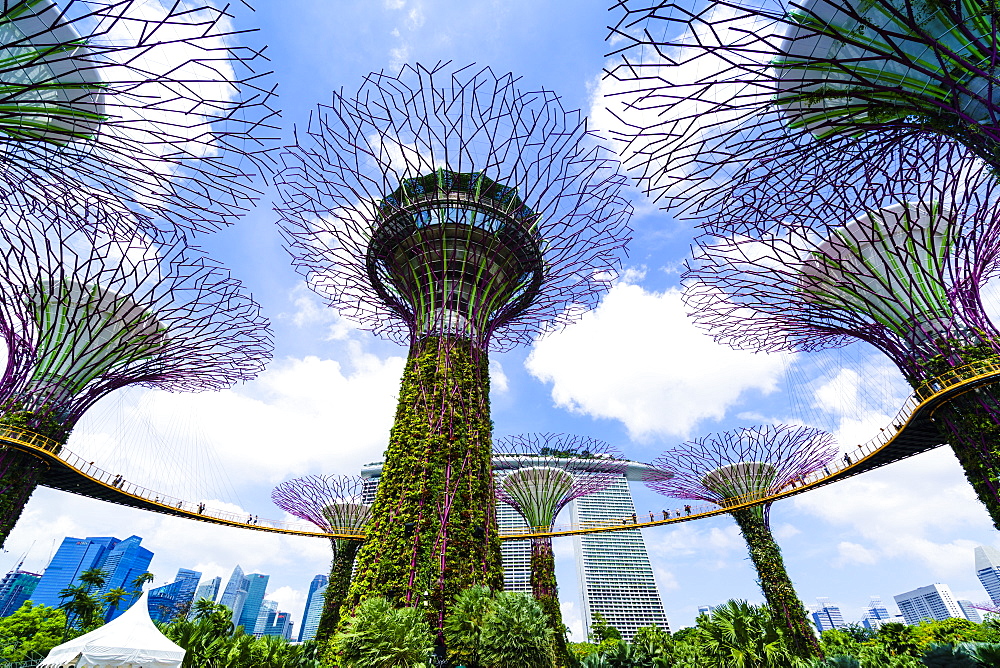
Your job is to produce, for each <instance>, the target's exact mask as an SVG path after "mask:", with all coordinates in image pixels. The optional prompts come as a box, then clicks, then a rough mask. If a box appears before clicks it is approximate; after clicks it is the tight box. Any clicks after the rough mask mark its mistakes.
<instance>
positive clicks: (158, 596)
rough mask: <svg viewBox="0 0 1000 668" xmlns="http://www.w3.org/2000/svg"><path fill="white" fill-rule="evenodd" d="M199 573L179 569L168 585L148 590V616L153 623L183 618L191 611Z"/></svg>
mask: <svg viewBox="0 0 1000 668" xmlns="http://www.w3.org/2000/svg"><path fill="white" fill-rule="evenodd" d="M200 579H201V573H199V572H198V571H192V570H190V569H188V568H179V569H178V570H177V577H176V578H174V581H173V582H171V583H170V584H166V585H163V586H162V587H157V588H155V589H150V590H149V616H150V618H151V619H152V620H153V621H154V622H169V621H171V620H172V619H174V618H175V617H181V618H184V617H186V616H187V614H188V612H189V611H190V610H191V604H192V603H193V602H194V596H195V590H196V589H197V588H198V581H199V580H200Z"/></svg>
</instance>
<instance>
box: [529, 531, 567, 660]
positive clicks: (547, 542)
mask: <svg viewBox="0 0 1000 668" xmlns="http://www.w3.org/2000/svg"><path fill="white" fill-rule="evenodd" d="M531 593H532V595H533V596H534V597H535V600H536V601H538V604H539V605H540V606H541V607H542V610H544V611H545V614H546V616H547V617H548V618H549V627H550V628H551V629H552V633H553V636H552V638H553V643H554V645H555V651H556V660H557V661H558V662H559V664H560V665H569V660H570V659H569V648H568V647H567V646H566V625H565V624H563V620H562V609H561V608H560V607H559V591H558V588H557V587H556V558H555V555H554V554H553V552H552V539H551V538H532V539H531Z"/></svg>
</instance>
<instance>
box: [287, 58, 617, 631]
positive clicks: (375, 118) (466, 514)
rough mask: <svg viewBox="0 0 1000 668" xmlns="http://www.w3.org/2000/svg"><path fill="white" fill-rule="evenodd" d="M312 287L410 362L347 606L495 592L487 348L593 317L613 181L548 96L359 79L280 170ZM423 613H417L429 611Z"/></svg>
mask: <svg viewBox="0 0 1000 668" xmlns="http://www.w3.org/2000/svg"><path fill="white" fill-rule="evenodd" d="M282 158H283V162H284V169H283V170H282V171H281V173H280V174H279V176H278V183H279V188H280V190H281V195H282V203H281V204H280V205H279V206H278V211H279V213H280V214H281V217H282V220H283V227H284V229H285V234H286V237H287V239H288V242H289V245H290V247H291V252H292V254H293V256H294V262H295V264H296V266H297V267H298V268H299V270H300V271H301V272H302V273H304V274H305V275H306V277H307V279H308V282H309V283H310V285H311V286H312V287H313V289H314V290H316V291H317V292H318V293H319V294H321V295H322V296H324V297H326V298H327V299H328V300H329V303H330V304H331V305H332V306H334V307H335V308H337V309H339V310H340V311H341V312H342V313H344V314H345V315H347V316H348V317H350V318H352V319H354V320H355V321H356V322H358V323H359V324H360V325H361V326H362V327H365V328H367V329H370V330H372V331H374V332H375V333H377V334H380V335H384V336H387V337H389V338H391V339H393V340H396V341H400V342H402V343H405V344H407V345H409V347H410V356H409V360H408V362H407V366H406V369H405V371H404V375H403V381H402V387H401V389H400V393H399V404H398V409H397V412H396V419H395V424H394V426H393V429H392V433H391V435H390V440H389V447H388V449H387V451H386V456H385V467H384V469H383V473H382V478H381V481H380V483H379V487H378V492H377V495H376V498H375V503H374V507H373V510H372V521H371V524H370V527H369V530H368V532H367V537H368V540H367V542H366V543H365V545H364V546H363V547H362V548H361V551H360V553H359V556H358V569H357V576H356V577H355V579H354V582H353V583H352V587H351V596H350V601H351V605H354V604H356V603H357V602H358V601H359V600H360V599H361V598H362V597H367V596H386V597H388V598H389V599H391V600H394V601H397V602H402V603H404V604H406V605H416V604H417V603H419V602H425V603H427V605H428V610H429V612H430V614H431V615H432V616H435V617H436V619H435V621H436V623H440V622H441V620H442V619H443V616H444V611H445V607H446V606H447V605H448V603H449V602H450V601H451V600H452V598H453V597H454V595H455V594H456V593H457V592H458V591H460V590H462V589H465V588H467V587H469V586H471V585H475V584H482V585H486V586H489V587H491V588H493V589H497V588H499V587H500V583H501V575H502V573H501V565H500V549H499V539H498V535H497V526H496V514H495V503H494V500H493V498H494V494H493V482H492V473H491V464H490V452H491V422H490V410H489V376H488V372H487V368H488V361H487V352H486V351H487V350H488V349H490V348H494V349H505V348H510V347H512V346H513V345H515V344H518V343H523V342H526V341H529V340H530V338H531V336H532V334H534V333H535V332H537V331H539V330H541V329H543V328H545V329H551V328H554V327H557V326H559V325H561V324H563V323H566V322H569V321H571V320H572V319H574V318H575V317H577V316H578V315H579V314H580V313H581V312H582V311H584V310H586V309H587V308H589V307H591V306H593V305H594V304H595V303H596V301H597V299H598V297H599V295H600V294H601V293H602V292H603V291H604V290H605V289H607V287H608V285H609V280H610V279H611V277H612V276H613V273H614V269H615V268H616V266H617V262H618V258H619V256H620V254H621V252H622V248H623V245H624V243H625V241H626V237H627V236H628V234H629V229H628V227H627V222H628V219H629V216H630V214H631V209H630V207H629V205H628V204H627V202H626V201H625V199H624V198H623V197H622V196H621V195H620V191H621V189H622V188H623V186H624V185H625V179H624V177H623V176H622V175H620V174H619V173H618V163H617V162H616V161H615V160H614V159H613V158H612V157H610V154H609V153H608V152H606V151H605V149H603V148H602V147H601V146H600V144H599V143H598V142H596V141H595V139H594V137H593V136H592V135H591V134H590V133H589V132H588V130H587V124H586V120H585V119H584V118H582V117H581V116H580V114H579V112H576V111H566V110H565V109H563V107H562V104H561V102H560V100H559V98H558V97H557V96H556V95H555V94H553V93H552V92H550V91H546V90H541V91H532V92H523V91H521V90H518V88H517V80H516V79H515V78H514V77H513V75H510V74H504V75H500V76H498V75H495V74H494V73H493V72H492V71H491V70H489V69H475V68H473V67H472V66H469V67H465V68H461V69H451V68H450V67H449V66H448V65H447V64H439V65H436V66H434V67H431V68H427V67H424V66H421V65H415V66H407V67H404V68H403V70H402V71H401V72H400V73H399V75H398V76H391V75H388V74H384V73H373V74H370V75H369V76H368V77H366V79H365V81H364V83H363V84H362V86H361V88H360V89H359V90H358V91H357V92H356V93H354V94H352V95H345V94H342V93H335V94H334V96H333V100H332V102H331V103H330V104H329V105H323V106H320V107H319V109H318V110H317V112H316V113H315V114H314V115H313V116H312V118H311V120H310V123H309V126H308V128H307V130H306V131H305V132H304V133H301V134H299V136H298V142H297V143H296V145H294V146H291V147H289V148H288V149H287V150H286V151H285V152H284V153H283V155H282ZM428 599H429V600H428Z"/></svg>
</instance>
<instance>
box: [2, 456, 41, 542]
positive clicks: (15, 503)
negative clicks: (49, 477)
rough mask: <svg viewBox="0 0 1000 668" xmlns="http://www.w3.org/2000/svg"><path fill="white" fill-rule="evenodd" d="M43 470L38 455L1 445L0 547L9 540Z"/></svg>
mask: <svg viewBox="0 0 1000 668" xmlns="http://www.w3.org/2000/svg"><path fill="white" fill-rule="evenodd" d="M44 469H45V464H44V463H42V461H41V460H40V459H39V458H38V457H34V456H32V455H30V454H28V453H26V452H21V451H19V450H14V449H13V448H9V447H0V547H3V546H4V544H5V543H6V542H7V536H9V535H10V532H11V530H13V528H14V525H15V524H17V520H18V519H19V518H20V517H21V513H22V512H23V511H24V506H25V505H27V503H28V499H29V498H30V497H31V495H32V493H34V491H35V488H36V487H38V480H39V478H40V477H41V475H42V472H43V471H44Z"/></svg>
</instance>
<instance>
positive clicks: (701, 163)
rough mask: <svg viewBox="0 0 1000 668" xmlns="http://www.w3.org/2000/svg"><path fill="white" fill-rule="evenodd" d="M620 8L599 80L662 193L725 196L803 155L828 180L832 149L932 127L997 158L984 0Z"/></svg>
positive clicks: (859, 150)
mask: <svg viewBox="0 0 1000 668" xmlns="http://www.w3.org/2000/svg"><path fill="white" fill-rule="evenodd" d="M616 8H618V9H621V10H624V14H622V15H620V20H619V22H618V25H617V27H616V28H615V29H614V32H613V34H614V35H615V38H616V39H615V43H616V46H617V47H618V51H617V53H620V54H621V55H622V56H623V61H622V62H620V63H619V64H617V65H615V66H613V67H611V68H610V70H609V77H610V78H609V84H610V86H611V88H612V90H613V91H614V93H615V94H616V97H617V99H618V100H620V101H621V102H622V104H620V105H619V104H618V103H617V102H613V105H614V108H615V109H616V110H618V113H619V115H620V116H621V118H622V120H623V121H624V124H623V126H622V128H621V131H620V132H621V138H622V139H623V140H625V141H626V142H627V143H628V147H627V149H626V150H627V152H628V153H629V155H630V158H629V160H628V164H629V165H630V166H632V167H635V168H636V169H637V173H641V175H640V179H641V180H642V181H643V182H644V185H645V187H646V189H647V191H648V192H650V193H651V194H654V195H656V196H657V197H659V198H662V201H663V202H664V203H665V204H666V205H668V206H671V207H676V208H686V209H688V210H689V211H691V212H696V213H699V214H705V213H707V212H708V211H713V210H714V209H715V208H716V207H723V208H727V210H728V209H734V208H736V207H738V206H739V205H740V204H741V203H740V202H732V201H731V196H730V194H731V192H732V190H733V189H734V188H735V187H736V186H737V185H740V184H742V185H744V186H746V190H747V191H750V190H751V189H752V186H751V185H750V184H751V183H754V182H761V181H763V182H768V181H770V182H774V181H775V180H779V179H781V178H785V177H788V178H792V177H794V174H795V172H796V171H797V170H801V169H802V167H803V164H804V163H808V162H811V161H813V160H815V161H818V162H821V163H822V164H823V165H824V167H825V170H826V171H827V172H830V171H831V170H833V172H834V173H833V174H831V173H828V174H825V175H821V178H822V179H829V182H832V183H835V182H837V175H836V172H837V170H838V169H839V166H840V165H841V164H848V165H850V164H852V163H854V162H855V161H857V160H859V159H860V160H865V159H868V158H869V157H871V155H872V154H877V153H879V152H880V151H884V150H887V149H890V148H891V147H893V146H909V147H911V150H917V151H919V148H917V147H914V146H913V144H914V142H917V143H918V144H919V141H920V139H921V138H922V137H926V136H932V135H936V136H942V137H949V138H952V139H954V140H955V141H957V142H959V143H961V144H962V145H964V146H965V147H967V148H968V149H969V150H971V151H972V152H974V153H975V154H976V155H978V156H979V157H980V158H982V159H983V160H985V161H986V162H987V163H988V164H990V165H991V166H992V167H993V168H996V167H998V166H1000V144H998V140H1000V123H998V121H1000V106H998V101H1000V94H998V93H997V92H995V91H994V88H995V85H996V84H995V76H996V75H995V64H994V61H995V60H996V53H995V52H996V47H995V37H994V34H995V30H996V27H997V23H996V21H997V19H996V12H995V8H994V7H993V6H992V5H991V4H990V2H986V1H982V0H971V1H970V2H961V3H941V2H932V1H931V0H864V1H861V0H802V1H800V2H794V1H793V2H790V3H788V4H787V6H786V5H785V4H784V3H778V2H770V1H769V2H753V3H750V2H742V1H740V0H722V1H721V2H711V3H704V5H703V6H702V7H701V8H700V9H696V10H692V9H691V8H690V7H689V6H684V5H683V3H674V2H658V3H652V4H650V3H640V2H631V1H630V0H620V1H619V2H618V3H617V5H616ZM811 176H813V177H815V176H816V173H815V172H812V173H811ZM840 178H841V180H842V175H841V177H840ZM785 192H787V193H789V196H791V197H795V191H792V190H789V189H786V190H785ZM760 197H761V199H762V200H765V199H766V197H767V196H766V195H761V196H760ZM760 204H761V205H762V206H766V205H767V202H766V201H761V202H760ZM727 205H730V206H728V207H727ZM714 213H715V214H716V215H717V217H718V218H719V219H722V220H724V219H725V215H726V212H722V211H714Z"/></svg>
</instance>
